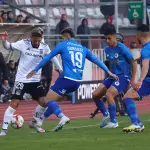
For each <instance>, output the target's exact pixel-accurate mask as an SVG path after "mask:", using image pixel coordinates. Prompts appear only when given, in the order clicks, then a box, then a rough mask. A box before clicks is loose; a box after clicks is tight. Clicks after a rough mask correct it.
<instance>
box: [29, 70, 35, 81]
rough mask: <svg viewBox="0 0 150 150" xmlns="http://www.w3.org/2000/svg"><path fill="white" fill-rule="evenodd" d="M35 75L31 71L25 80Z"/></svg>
mask: <svg viewBox="0 0 150 150" xmlns="http://www.w3.org/2000/svg"><path fill="white" fill-rule="evenodd" d="M35 74H36V72H35V71H34V70H32V71H31V72H30V73H29V74H28V75H27V79H29V78H32V76H34V75H35Z"/></svg>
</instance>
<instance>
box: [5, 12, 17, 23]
mask: <svg viewBox="0 0 150 150" xmlns="http://www.w3.org/2000/svg"><path fill="white" fill-rule="evenodd" d="M7 16H8V18H7V20H6V22H7V23H14V22H15V20H16V19H15V18H14V13H13V12H12V11H8V12H7Z"/></svg>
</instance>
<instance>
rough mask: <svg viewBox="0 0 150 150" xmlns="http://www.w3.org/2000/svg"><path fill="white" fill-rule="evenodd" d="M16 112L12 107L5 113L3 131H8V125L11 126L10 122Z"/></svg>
mask: <svg viewBox="0 0 150 150" xmlns="http://www.w3.org/2000/svg"><path fill="white" fill-rule="evenodd" d="M15 111H16V110H15V109H13V108H12V107H10V106H9V107H8V108H7V109H6V111H5V113H4V120H3V126H2V129H4V130H7V128H8V125H9V124H10V121H11V119H12V117H13V114H14V112H15Z"/></svg>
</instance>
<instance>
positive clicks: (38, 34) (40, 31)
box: [31, 27, 44, 37]
mask: <svg viewBox="0 0 150 150" xmlns="http://www.w3.org/2000/svg"><path fill="white" fill-rule="evenodd" d="M43 33H44V31H43V29H42V28H40V27H37V28H35V29H33V30H32V31H31V36H36V37H42V36H43Z"/></svg>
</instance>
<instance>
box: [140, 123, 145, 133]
mask: <svg viewBox="0 0 150 150" xmlns="http://www.w3.org/2000/svg"><path fill="white" fill-rule="evenodd" d="M144 129H145V126H144V124H143V123H141V124H140V132H143V131H144Z"/></svg>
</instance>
